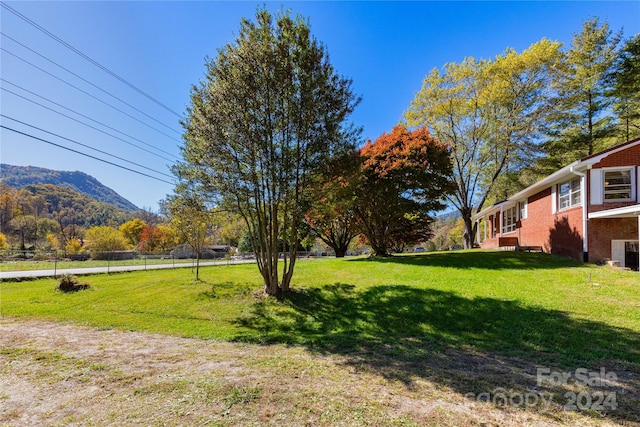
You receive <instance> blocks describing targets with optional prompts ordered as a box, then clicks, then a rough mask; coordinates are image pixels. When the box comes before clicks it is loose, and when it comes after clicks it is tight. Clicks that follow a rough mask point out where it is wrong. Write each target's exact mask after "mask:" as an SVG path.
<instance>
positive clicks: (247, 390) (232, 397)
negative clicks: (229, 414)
mask: <svg viewBox="0 0 640 427" xmlns="http://www.w3.org/2000/svg"><path fill="white" fill-rule="evenodd" d="M261 393H262V390H261V389H260V387H233V388H232V389H231V391H230V392H229V393H227V395H226V396H224V398H223V399H222V400H223V401H224V403H225V404H226V405H227V408H228V409H231V407H232V406H233V405H237V404H238V403H251V402H252V401H254V400H256V399H258V398H259V397H260V394H261Z"/></svg>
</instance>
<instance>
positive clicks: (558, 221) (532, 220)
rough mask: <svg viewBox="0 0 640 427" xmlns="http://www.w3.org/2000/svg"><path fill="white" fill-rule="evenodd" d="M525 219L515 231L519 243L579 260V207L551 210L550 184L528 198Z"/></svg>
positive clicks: (580, 255) (580, 231)
mask: <svg viewBox="0 0 640 427" xmlns="http://www.w3.org/2000/svg"><path fill="white" fill-rule="evenodd" d="M527 210H528V213H527V219H523V220H522V221H521V222H520V227H519V228H518V229H517V231H516V233H517V235H518V238H519V241H520V245H521V246H542V248H543V249H544V250H545V252H550V253H552V254H555V255H559V256H566V257H570V258H573V259H577V260H580V261H582V238H583V236H582V209H581V208H580V207H575V208H570V209H565V210H562V211H559V212H556V213H555V214H553V213H552V212H551V188H547V189H546V190H543V191H541V192H539V193H537V194H535V195H533V196H531V197H529V199H528V207H527Z"/></svg>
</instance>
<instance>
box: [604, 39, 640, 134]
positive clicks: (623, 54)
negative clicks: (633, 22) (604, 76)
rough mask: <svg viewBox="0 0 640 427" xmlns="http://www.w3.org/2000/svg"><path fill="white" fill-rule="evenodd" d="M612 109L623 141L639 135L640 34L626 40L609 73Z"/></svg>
mask: <svg viewBox="0 0 640 427" xmlns="http://www.w3.org/2000/svg"><path fill="white" fill-rule="evenodd" d="M611 81H612V83H613V92H612V96H613V97H614V101H613V111H615V113H616V116H617V125H618V134H619V135H620V136H621V138H622V139H623V140H624V141H629V140H631V139H633V138H636V137H638V136H640V34H636V35H635V36H633V37H632V38H631V39H629V40H627V41H626V43H625V45H624V47H623V48H622V50H621V51H620V55H619V57H618V61H617V62H616V65H615V67H614V70H613V73H612V74H611Z"/></svg>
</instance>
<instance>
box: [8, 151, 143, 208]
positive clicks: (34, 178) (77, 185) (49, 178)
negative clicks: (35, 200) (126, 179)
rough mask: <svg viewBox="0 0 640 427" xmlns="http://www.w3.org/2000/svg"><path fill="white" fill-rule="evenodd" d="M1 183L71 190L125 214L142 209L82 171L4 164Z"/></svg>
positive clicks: (13, 186)
mask: <svg viewBox="0 0 640 427" xmlns="http://www.w3.org/2000/svg"><path fill="white" fill-rule="evenodd" d="M0 182H2V183H4V184H6V185H8V186H9V187H12V188H17V189H18V188H22V187H25V186H27V185H38V184H52V185H56V186H60V187H66V188H69V189H71V190H74V191H76V192H78V193H80V194H83V195H85V196H88V197H91V198H92V199H94V200H96V201H98V202H102V203H107V204H110V205H113V206H115V207H117V208H119V209H122V210H124V211H125V212H134V211H137V210H139V209H140V208H138V207H137V206H136V205H134V204H133V203H132V202H130V201H129V200H127V199H125V198H124V197H122V196H121V195H120V194H118V193H117V192H116V191H114V190H113V189H111V188H109V187H107V186H106V185H104V184H102V183H101V182H100V181H98V180H97V179H96V178H94V177H93V176H91V175H89V174H87V173H84V172H80V171H59V170H53V169H46V168H41V167H38V166H15V165H9V164H4V163H2V164H0Z"/></svg>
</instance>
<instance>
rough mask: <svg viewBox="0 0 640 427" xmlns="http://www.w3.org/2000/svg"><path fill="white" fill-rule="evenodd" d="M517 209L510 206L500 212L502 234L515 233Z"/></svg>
mask: <svg viewBox="0 0 640 427" xmlns="http://www.w3.org/2000/svg"><path fill="white" fill-rule="evenodd" d="M517 214H518V208H517V206H512V207H510V208H507V209H505V210H503V211H502V232H503V233H512V232H514V231H516V222H517V221H518V218H517Z"/></svg>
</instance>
